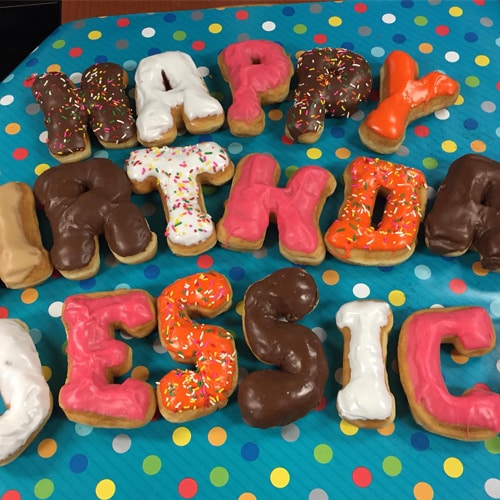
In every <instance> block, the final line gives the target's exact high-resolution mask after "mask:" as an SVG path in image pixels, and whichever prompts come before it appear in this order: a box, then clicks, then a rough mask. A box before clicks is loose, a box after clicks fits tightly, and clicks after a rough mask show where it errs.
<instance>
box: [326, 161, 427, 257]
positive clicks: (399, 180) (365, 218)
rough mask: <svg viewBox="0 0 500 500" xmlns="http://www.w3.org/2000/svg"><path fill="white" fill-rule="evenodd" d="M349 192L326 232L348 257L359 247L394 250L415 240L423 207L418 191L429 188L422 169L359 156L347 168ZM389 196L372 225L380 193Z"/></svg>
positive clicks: (332, 242)
mask: <svg viewBox="0 0 500 500" xmlns="http://www.w3.org/2000/svg"><path fill="white" fill-rule="evenodd" d="M348 175H349V177H350V178H351V190H350V193H346V198H345V200H344V204H343V206H342V208H341V210H340V214H339V218H338V219H337V220H336V221H335V222H334V223H333V224H332V225H331V226H330V228H329V229H328V231H327V232H326V235H325V240H326V242H327V244H329V245H330V246H332V247H334V248H340V249H343V250H344V252H345V254H346V256H349V253H350V250H351V249H353V248H356V249H359V250H378V251H395V250H401V249H404V248H405V247H407V248H410V247H411V245H412V243H413V242H414V240H415V238H416V236H417V232H418V227H419V224H420V221H421V219H422V217H423V209H422V206H421V204H420V198H419V194H418V190H419V189H421V188H426V187H427V186H426V182H425V177H424V175H423V173H422V172H420V171H419V170H416V169H413V168H409V167H405V166H404V165H397V164H395V163H391V162H389V161H385V160H380V159H378V158H367V157H359V158H356V159H355V160H354V161H353V162H352V163H351V164H350V166H349V167H348ZM378 193H381V194H383V195H384V196H385V197H386V203H385V210H384V214H383V216H382V219H381V221H380V223H379V224H378V227H377V228H375V227H373V226H372V217H373V209H374V207H375V202H376V200H377V194H378Z"/></svg>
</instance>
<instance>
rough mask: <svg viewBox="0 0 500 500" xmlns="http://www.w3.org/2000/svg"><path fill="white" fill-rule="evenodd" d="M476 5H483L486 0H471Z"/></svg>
mask: <svg viewBox="0 0 500 500" xmlns="http://www.w3.org/2000/svg"><path fill="white" fill-rule="evenodd" d="M472 1H473V2H474V3H475V4H476V5H481V6H482V5H485V4H486V0H472Z"/></svg>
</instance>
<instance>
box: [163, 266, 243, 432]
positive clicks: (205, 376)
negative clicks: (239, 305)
mask: <svg viewBox="0 0 500 500" xmlns="http://www.w3.org/2000/svg"><path fill="white" fill-rule="evenodd" d="M231 301H232V289H231V285H230V283H229V281H228V280H227V278H226V277H225V276H224V275H222V274H220V273H217V272H215V271H208V272H201V273H195V274H192V275H189V276H186V277H184V278H180V279H178V280H176V281H174V282H173V283H172V284H170V285H168V286H167V287H166V288H165V289H164V290H163V291H162V292H161V294H160V296H159V297H158V332H159V335H160V341H161V344H162V345H163V347H165V349H166V350H167V351H168V353H169V354H170V356H171V357H172V359H173V360H174V361H176V362H178V363H184V364H191V365H196V368H195V369H185V370H182V369H175V370H171V371H170V372H168V373H167V374H165V375H164V376H163V377H162V378H161V380H160V381H159V382H158V384H157V400H158V407H159V410H160V413H161V414H162V416H163V418H165V420H168V421H169V422H187V421H189V420H194V419H197V418H200V417H203V416H205V415H208V414H210V413H213V412H214V411H216V410H217V409H220V408H224V407H225V406H226V405H227V403H228V400H229V397H230V396H231V394H232V393H233V391H234V390H235V388H236V384H237V382H238V363H237V353H236V347H235V343H234V340H233V337H232V335H231V334H230V333H229V332H228V331H226V330H224V329H223V328H222V327H219V326H216V325H206V324H202V323H197V322H195V321H193V320H192V318H193V317H197V316H202V317H205V318H213V317H215V316H217V315H219V314H222V313H223V312H225V311H227V310H228V309H229V308H230V307H231Z"/></svg>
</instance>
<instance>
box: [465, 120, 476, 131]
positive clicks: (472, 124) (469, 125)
mask: <svg viewBox="0 0 500 500" xmlns="http://www.w3.org/2000/svg"><path fill="white" fill-rule="evenodd" d="M464 127H465V128H466V129H467V130H476V129H477V127H478V123H477V121H476V120H474V118H467V119H466V120H464Z"/></svg>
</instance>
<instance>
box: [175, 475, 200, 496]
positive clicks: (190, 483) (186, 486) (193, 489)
mask: <svg viewBox="0 0 500 500" xmlns="http://www.w3.org/2000/svg"><path fill="white" fill-rule="evenodd" d="M177 491H178V492H179V495H180V497H181V498H193V497H194V496H195V495H196V494H197V493H198V483H197V482H196V481H195V480H194V479H192V478H190V477H185V478H184V479H182V480H181V481H180V483H179V487H178V488H177Z"/></svg>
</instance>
